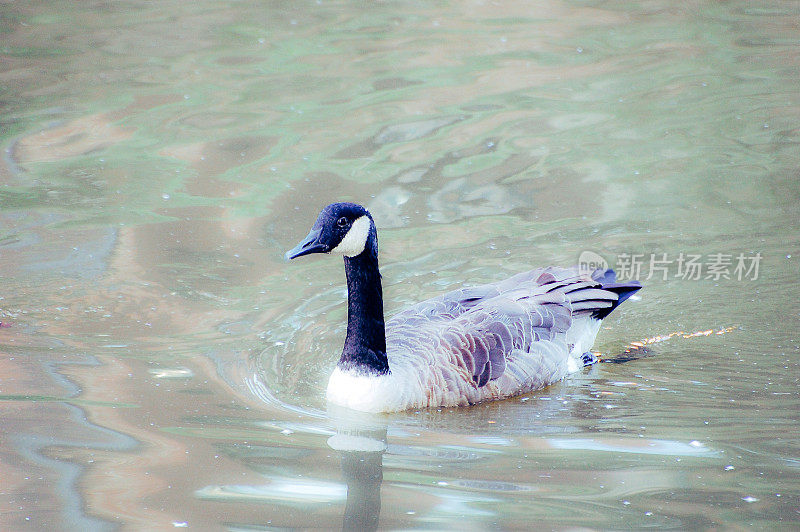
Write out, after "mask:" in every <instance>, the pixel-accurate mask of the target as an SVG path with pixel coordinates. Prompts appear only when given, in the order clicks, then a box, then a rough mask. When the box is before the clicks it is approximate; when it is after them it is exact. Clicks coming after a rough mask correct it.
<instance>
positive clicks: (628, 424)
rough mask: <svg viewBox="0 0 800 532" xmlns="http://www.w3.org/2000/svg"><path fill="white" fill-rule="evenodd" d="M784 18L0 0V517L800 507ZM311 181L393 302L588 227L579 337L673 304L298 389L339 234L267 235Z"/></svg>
mask: <svg viewBox="0 0 800 532" xmlns="http://www.w3.org/2000/svg"><path fill="white" fill-rule="evenodd" d="M799 19H800V7H798V4H797V3H796V2H785V1H784V2H780V1H770V2H760V3H758V4H757V5H756V4H755V3H753V2H745V1H732V2H724V3H720V2H708V1H700V2H694V3H689V4H685V5H684V4H676V3H674V2H665V1H663V0H656V1H653V2H613V1H612V2H577V1H576V2H558V1H555V2H537V3H524V2H517V3H515V2H511V3H504V2H500V3H493V2H486V3H484V2H467V3H460V2H453V3H448V2H436V3H433V2H431V3H428V2H419V3H410V2H409V3H403V2H387V3H366V4H365V3H348V2H338V3H334V2H326V1H320V2H291V3H289V2H247V1H244V2H218V3H217V2H191V3H182V2H159V3H148V2H124V3H108V4H103V3H97V4H95V3H77V2H68V3H64V2H41V3H21V2H17V3H5V4H3V5H2V6H1V7H0V143H1V144H2V150H3V151H2V161H1V162H0V279H1V280H2V290H0V321H2V324H3V327H2V328H0V400H2V401H1V402H0V406H1V407H2V409H3V410H2V412H3V414H2V415H3V423H2V428H0V478H2V482H1V483H0V528H3V529H7V530H84V529H92V530H94V529H98V530H105V529H115V528H123V529H131V530H142V529H155V530H161V529H165V530H166V529H174V528H183V527H184V526H188V527H189V528H193V529H195V530H219V529H223V530H262V529H272V528H284V527H300V528H334V529H335V528H341V527H342V526H343V525H344V526H345V527H348V528H370V527H375V526H377V527H380V528H383V529H407V528H408V529H410V528H417V529H456V530H484V529H529V528H530V527H531V526H533V525H532V524H535V525H536V526H538V527H541V528H543V529H559V530H560V529H571V528H575V527H583V528H587V529H631V528H645V527H648V528H661V529H681V530H685V529H726V530H729V529H749V528H757V529H794V528H797V527H799V526H800V480H798V479H800V438H799V437H798V433H799V432H798V425H799V424H800V415H798V412H800V358H799V357H800V344H799V343H798V340H797V334H796V330H797V326H798V322H799V321H800V320H799V319H798V318H800V303H798V295H799V292H798V290H799V289H798V280H799V278H800V231H798V229H797V227H798V225H799V223H800V208H799V207H798V199H799V198H800V179H798V168H800V146H798V143H799V142H800V81H798V76H797V73H798V71H800V55H798V52H797V51H798V49H800V48H799V47H798V46H799V45H800V29H798V25H797V20H799ZM336 200H351V201H358V202H361V203H364V204H365V205H367V206H368V207H369V208H370V210H371V212H372V213H373V215H374V216H375V219H376V222H377V223H378V227H379V235H380V245H381V265H382V273H383V281H384V292H385V298H386V307H387V312H388V313H392V312H395V311H397V310H399V309H401V308H403V307H404V306H406V305H409V304H411V303H413V302H416V301H419V300H422V299H425V298H428V297H432V296H434V295H437V294H440V293H442V292H444V291H446V290H449V289H453V288H456V287H460V286H463V285H464V284H466V285H474V284H479V283H483V282H489V281H494V280H499V279H502V278H505V277H507V276H509V275H511V274H513V273H516V272H519V271H524V270H526V269H529V268H531V267H534V266H541V265H548V264H559V265H570V264H574V263H576V262H577V261H578V259H579V257H581V254H582V253H584V252H587V251H590V252H592V253H594V254H597V255H599V256H600V257H601V258H602V259H604V260H606V261H607V262H608V263H609V265H611V266H614V267H616V269H617V270H618V271H620V270H622V273H627V276H628V277H630V276H634V277H638V278H639V279H640V280H641V281H642V282H643V284H644V285H645V289H644V290H642V291H641V292H640V295H641V298H640V299H639V300H635V301H631V302H629V303H626V304H625V305H624V306H623V307H622V308H620V310H619V311H617V312H615V313H614V314H613V315H612V316H611V317H610V318H609V319H608V320H606V326H607V328H604V329H603V330H602V331H601V333H600V336H599V337H598V341H597V343H596V345H595V348H596V349H597V350H599V351H600V352H602V353H603V354H604V355H605V357H606V358H607V359H614V358H615V357H619V356H621V355H622V354H623V353H624V352H625V349H626V346H627V345H628V344H630V343H631V342H634V341H640V340H643V339H647V338H650V339H652V338H653V337H656V336H659V335H661V336H666V335H669V334H671V333H676V332H682V333H683V334H676V335H674V336H673V337H671V338H670V339H668V340H665V341H661V342H655V343H651V344H649V345H648V350H647V351H646V352H645V353H644V356H641V354H640V356H638V357H636V359H635V360H632V361H630V362H627V363H620V364H600V365H597V366H595V367H593V368H591V369H589V370H586V371H584V372H582V373H580V374H578V375H576V376H574V377H572V378H570V379H569V380H567V381H565V382H564V383H561V384H559V385H557V386H553V387H551V388H548V389H546V390H542V391H540V392H537V393H534V394H530V395H528V396H524V397H518V398H515V399H512V400H508V401H504V402H499V403H492V404H486V405H478V406H475V407H471V408H463V409H449V410H433V411H422V412H408V413H402V414H395V415H390V416H377V417H373V416H353V415H350V414H346V413H342V412H337V411H328V409H327V408H326V405H325V401H324V389H325V385H326V379H327V375H328V374H329V373H330V371H331V370H332V368H333V366H334V364H335V361H336V359H337V357H338V353H339V350H340V349H341V343H342V340H343V337H344V331H345V322H344V320H345V312H346V309H345V286H344V276H343V272H342V267H341V264H340V262H339V261H338V260H335V259H332V258H321V257H308V258H307V259H306V260H302V261H293V262H292V263H286V262H284V261H283V258H282V257H283V252H284V251H285V250H286V249H288V248H289V247H291V246H293V245H294V244H295V243H296V242H297V241H298V240H299V239H300V238H301V237H303V236H304V235H305V233H306V231H307V229H308V228H309V227H310V225H311V223H312V222H313V220H314V218H315V217H316V214H317V212H318V210H319V209H320V207H322V206H323V205H325V204H326V203H329V202H331V201H336ZM593 256H594V255H593ZM692 257H694V259H693V264H694V265H695V266H697V267H699V268H700V270H699V271H697V270H691V269H687V262H686V261H688V260H689V259H691V258H692ZM740 262H741V265H740ZM637 263H638V264H639V268H640V269H639V270H638V273H637V272H636V271H632V270H631V268H630V266H635V265H636V264H637ZM740 266H743V267H744V269H741V267H740ZM737 268H739V269H737ZM695 274H696V275H695ZM695 277H697V278H695ZM704 331H712V332H711V334H709V335H695V336H691V334H692V333H695V332H704ZM354 435H356V436H358V437H356V438H354V437H353V436H354ZM359 449H360V450H359Z"/></svg>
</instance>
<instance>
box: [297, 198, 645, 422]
mask: <svg viewBox="0 0 800 532" xmlns="http://www.w3.org/2000/svg"><path fill="white" fill-rule="evenodd" d="M312 253H335V254H339V255H343V256H344V270H345V274H346V277H347V333H346V336H345V340H344V347H343V349H342V354H341V356H340V358H339V361H338V363H337V365H336V367H335V369H334V370H333V373H332V374H331V376H330V379H329V381H328V387H327V393H326V396H327V400H328V402H329V403H333V404H335V405H340V406H344V407H347V408H350V409H353V410H360V411H366V412H375V413H378V412H398V411H404V410H410V409H415V410H416V409H423V408H434V407H454V406H466V405H472V404H476V403H480V402H484V401H490V400H497V399H505V398H508V397H511V396H515V395H519V394H522V393H526V392H531V391H534V390H538V389H540V388H544V387H545V386H548V385H550V384H553V383H555V382H557V381H560V380H562V379H563V378H564V377H565V376H567V375H568V374H569V373H572V372H575V371H577V370H579V369H580V368H582V367H584V366H587V365H590V364H593V363H595V362H596V361H597V358H596V357H595V356H594V355H593V354H592V353H591V352H590V351H589V350H590V349H591V347H592V344H593V343H594V340H595V337H596V336H597V332H598V331H599V329H600V323H601V320H602V319H603V318H605V317H606V316H608V314H609V313H610V312H611V311H612V310H614V309H615V308H616V307H617V306H619V304H620V303H622V302H623V301H625V300H626V299H627V298H628V297H630V296H631V295H632V294H633V293H634V292H636V291H637V290H639V289H640V288H641V284H640V283H639V282H638V281H626V282H621V283H618V282H616V275H615V273H614V271H613V270H611V269H597V270H595V271H594V272H591V273H586V272H582V271H581V270H580V269H578V268H577V267H573V268H559V267H547V268H539V269H534V270H531V271H528V272H525V273H520V274H517V275H514V276H513V277H510V278H508V279H506V280H503V281H500V282H497V283H493V284H486V285H483V286H475V287H468V288H461V289H458V290H454V291H452V292H449V293H446V294H444V295H441V296H439V297H435V298H433V299H429V300H427V301H423V302H421V303H418V304H416V305H414V306H412V307H410V308H408V309H406V310H403V311H400V312H399V313H397V314H395V315H394V316H393V317H392V318H391V319H389V320H388V321H385V322H384V314H383V293H382V288H381V275H380V273H379V271H378V235H377V231H376V229H375V222H374V221H373V218H372V215H371V214H370V213H369V212H368V211H367V209H365V208H364V207H363V206H361V205H358V204H355V203H346V202H345V203H333V204H330V205H328V206H327V207H325V208H324V209H322V211H321V212H320V214H319V216H318V217H317V220H316V222H315V223H314V225H313V227H312V228H311V231H310V232H309V233H308V236H306V237H305V238H304V239H303V240H302V241H301V242H300V243H299V244H297V246H295V247H294V248H292V249H291V250H289V251H287V252H286V255H285V256H286V259H287V260H290V259H295V258H298V257H301V256H303V255H309V254H312Z"/></svg>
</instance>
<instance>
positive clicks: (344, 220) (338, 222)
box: [336, 216, 347, 227]
mask: <svg viewBox="0 0 800 532" xmlns="http://www.w3.org/2000/svg"><path fill="white" fill-rule="evenodd" d="M336 225H338V226H339V227H344V226H345V225H347V218H345V217H344V216H342V217H341V218H339V219H338V220H336Z"/></svg>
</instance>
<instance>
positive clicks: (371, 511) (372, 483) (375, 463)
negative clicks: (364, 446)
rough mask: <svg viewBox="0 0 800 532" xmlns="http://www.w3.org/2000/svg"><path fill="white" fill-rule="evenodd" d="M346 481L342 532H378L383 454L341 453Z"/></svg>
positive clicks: (367, 452)
mask: <svg viewBox="0 0 800 532" xmlns="http://www.w3.org/2000/svg"><path fill="white" fill-rule="evenodd" d="M342 472H343V473H344V479H345V482H347V505H346V506H345V509H344V523H343V525H342V528H343V530H377V529H378V520H379V518H380V515H381V483H382V482H383V452H370V451H346V452H342Z"/></svg>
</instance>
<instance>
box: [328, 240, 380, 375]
mask: <svg viewBox="0 0 800 532" xmlns="http://www.w3.org/2000/svg"><path fill="white" fill-rule="evenodd" d="M372 238H374V236H372V237H371V238H370V240H372ZM369 244H372V245H369ZM344 271H345V274H346V275H347V338H345V341H344V349H343V350H342V357H341V358H340V359H339V367H340V368H342V369H347V370H357V371H362V372H364V373H372V374H376V375H385V374H386V373H388V372H389V361H388V360H387V358H386V329H385V326H384V321H383V292H382V290H381V274H380V273H379V272H378V253H377V246H376V245H374V243H368V245H367V246H366V249H365V250H364V252H363V253H361V254H360V255H358V256H355V257H345V258H344Z"/></svg>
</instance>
